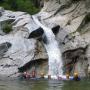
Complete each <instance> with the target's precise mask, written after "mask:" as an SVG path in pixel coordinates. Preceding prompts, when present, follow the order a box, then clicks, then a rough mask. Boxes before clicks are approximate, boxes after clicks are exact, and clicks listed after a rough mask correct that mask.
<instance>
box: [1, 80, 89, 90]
mask: <svg viewBox="0 0 90 90" xmlns="http://www.w3.org/2000/svg"><path fill="white" fill-rule="evenodd" d="M0 90H90V80H81V81H79V82H76V81H57V80H0Z"/></svg>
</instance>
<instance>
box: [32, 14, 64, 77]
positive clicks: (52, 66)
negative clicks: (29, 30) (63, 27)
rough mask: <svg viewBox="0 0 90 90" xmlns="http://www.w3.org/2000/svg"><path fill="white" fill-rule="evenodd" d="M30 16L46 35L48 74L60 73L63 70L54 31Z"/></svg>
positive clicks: (55, 74) (56, 74)
mask: <svg viewBox="0 0 90 90" xmlns="http://www.w3.org/2000/svg"><path fill="white" fill-rule="evenodd" d="M32 17H33V20H34V21H35V23H36V24H37V25H39V26H40V27H41V28H42V29H43V30H44V34H45V35H46V38H47V42H48V44H45V48H46V50H47V53H48V57H49V61H48V66H49V71H48V74H49V75H51V76H58V75H62V73H63V71H62V58H61V52H60V49H59V46H58V43H57V41H56V39H55V35H54V33H53V32H52V30H51V29H50V28H47V27H46V26H44V25H43V24H41V23H40V21H39V20H38V19H37V18H36V17H35V16H32Z"/></svg>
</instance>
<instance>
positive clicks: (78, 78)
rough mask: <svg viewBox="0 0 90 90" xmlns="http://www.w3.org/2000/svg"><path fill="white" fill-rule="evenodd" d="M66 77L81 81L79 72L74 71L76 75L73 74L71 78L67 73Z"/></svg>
mask: <svg viewBox="0 0 90 90" xmlns="http://www.w3.org/2000/svg"><path fill="white" fill-rule="evenodd" d="M66 79H67V80H74V81H80V77H79V75H78V73H74V75H73V77H72V78H70V75H69V74H66Z"/></svg>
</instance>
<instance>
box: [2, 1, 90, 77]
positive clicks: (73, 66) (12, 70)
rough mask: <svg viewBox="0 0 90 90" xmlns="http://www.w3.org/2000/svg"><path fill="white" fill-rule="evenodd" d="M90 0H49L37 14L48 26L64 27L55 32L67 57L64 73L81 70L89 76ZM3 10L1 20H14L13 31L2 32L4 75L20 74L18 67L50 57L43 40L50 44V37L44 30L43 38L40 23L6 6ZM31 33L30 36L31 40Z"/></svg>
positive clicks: (82, 73)
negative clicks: (3, 33)
mask: <svg viewBox="0 0 90 90" xmlns="http://www.w3.org/2000/svg"><path fill="white" fill-rule="evenodd" d="M89 1H90V0H48V1H47V2H45V4H44V7H43V9H42V10H41V12H40V13H38V14H37V16H39V17H40V19H41V23H43V24H44V25H46V26H47V27H49V28H52V27H55V26H56V25H59V26H60V29H59V31H58V33H55V35H56V40H57V41H58V44H59V46H60V50H61V52H62V56H63V64H64V65H63V68H64V69H65V71H64V73H67V72H69V73H71V75H73V73H74V72H78V73H79V75H80V76H87V75H88V71H89V70H90V7H89V4H90V2H89ZM0 12H3V13H2V15H0V16H1V17H0V23H2V22H6V21H7V20H13V22H12V23H11V24H12V25H13V27H12V28H13V30H12V31H11V32H10V33H9V34H6V35H3V36H1V35H0V74H1V75H6V76H17V75H18V73H17V72H18V68H20V67H24V66H25V65H26V64H27V63H28V62H30V61H33V60H45V59H48V55H47V52H46V50H45V47H44V45H43V42H44V43H48V42H46V39H47V38H45V36H44V35H43V33H42V34H40V37H39V34H37V32H36V31H35V30H37V29H38V28H39V26H38V25H36V24H35V22H34V21H33V19H32V17H31V16H30V15H29V14H27V13H25V12H12V11H8V10H2V9H0ZM1 26H2V25H1ZM1 26H0V28H1ZM0 30H1V29H0ZM34 32H35V33H36V34H37V36H36V37H34V34H35V33H34ZM54 32H55V30H54ZM56 32H57V30H56ZM33 33H34V34H33ZM30 35H31V36H30ZM29 36H30V37H31V38H30V39H28V37H29ZM37 37H39V38H37ZM42 38H43V39H42ZM6 42H8V44H7V43H6ZM6 46H7V47H8V48H7V47H6ZM2 47H3V48H2ZM68 65H70V67H69V68H67V66H68ZM32 67H34V66H32ZM39 70H41V69H39ZM43 70H44V69H43ZM41 71H42V70H41ZM44 72H45V71H44Z"/></svg>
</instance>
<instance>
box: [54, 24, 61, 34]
mask: <svg viewBox="0 0 90 90" xmlns="http://www.w3.org/2000/svg"><path fill="white" fill-rule="evenodd" d="M59 28H60V26H59V25H57V26H55V27H53V28H52V31H53V33H54V34H55V35H56V34H57V33H58V32H59Z"/></svg>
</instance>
